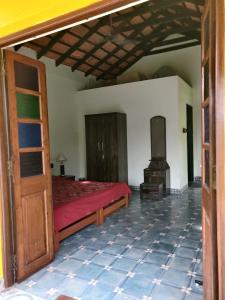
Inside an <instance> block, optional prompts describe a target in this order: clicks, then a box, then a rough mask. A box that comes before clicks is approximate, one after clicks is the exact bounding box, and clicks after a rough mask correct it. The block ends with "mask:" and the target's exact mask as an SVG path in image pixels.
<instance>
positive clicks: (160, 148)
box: [150, 116, 166, 160]
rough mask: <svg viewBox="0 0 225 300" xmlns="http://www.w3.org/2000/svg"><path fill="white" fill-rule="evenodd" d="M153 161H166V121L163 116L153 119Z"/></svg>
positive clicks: (151, 121)
mask: <svg viewBox="0 0 225 300" xmlns="http://www.w3.org/2000/svg"><path fill="white" fill-rule="evenodd" d="M150 123H151V155H152V159H159V158H161V159H164V160H166V119H165V118H164V117H162V116H156V117H153V118H151V120H150Z"/></svg>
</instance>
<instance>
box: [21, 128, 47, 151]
mask: <svg viewBox="0 0 225 300" xmlns="http://www.w3.org/2000/svg"><path fill="white" fill-rule="evenodd" d="M19 145H20V148H27V147H41V146H42V143H41V125H40V124H30V123H19Z"/></svg>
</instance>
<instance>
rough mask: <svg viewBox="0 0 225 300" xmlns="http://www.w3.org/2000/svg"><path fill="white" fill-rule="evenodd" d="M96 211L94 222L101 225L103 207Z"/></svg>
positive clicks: (102, 221)
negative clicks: (95, 220)
mask: <svg viewBox="0 0 225 300" xmlns="http://www.w3.org/2000/svg"><path fill="white" fill-rule="evenodd" d="M96 213H97V222H96V224H97V225H98V226H99V225H102V224H103V223H104V210H103V208H101V209H99V210H98V211H97V212H96Z"/></svg>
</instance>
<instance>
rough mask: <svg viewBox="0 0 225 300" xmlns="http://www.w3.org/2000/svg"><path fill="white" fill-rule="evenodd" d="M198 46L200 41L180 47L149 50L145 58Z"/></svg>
mask: <svg viewBox="0 0 225 300" xmlns="http://www.w3.org/2000/svg"><path fill="white" fill-rule="evenodd" d="M200 44H201V42H200V41H195V42H190V43H185V44H182V45H176V46H173V47H165V48H162V49H156V50H151V51H150V52H149V53H146V56H149V55H155V54H161V53H166V52H170V51H175V50H180V49H185V48H190V47H194V46H198V45H200Z"/></svg>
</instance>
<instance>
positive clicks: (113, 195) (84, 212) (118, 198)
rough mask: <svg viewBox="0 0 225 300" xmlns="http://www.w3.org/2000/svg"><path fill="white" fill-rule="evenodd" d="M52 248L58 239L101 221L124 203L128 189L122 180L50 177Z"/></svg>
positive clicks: (126, 203) (124, 204)
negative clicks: (102, 180)
mask: <svg viewBox="0 0 225 300" xmlns="http://www.w3.org/2000/svg"><path fill="white" fill-rule="evenodd" d="M52 185H53V186H52V190H53V202H54V225H55V248H56V249H57V248H58V247H59V242H60V241H61V240H63V239H65V238H66V237H68V236H69V235H71V234H73V233H75V232H77V231H79V230H80V229H82V228H84V227H86V226H87V225H90V224H93V223H96V224H97V225H101V224H102V223H103V222H104V218H105V217H107V216H108V215H110V214H112V213H113V212H114V211H116V210H118V209H119V208H121V207H128V199H129V195H130V194H131V190H130V188H129V187H128V185H127V184H126V183H122V182H118V183H111V182H93V181H74V180H72V179H67V178H64V177H61V176H53V178H52Z"/></svg>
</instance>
